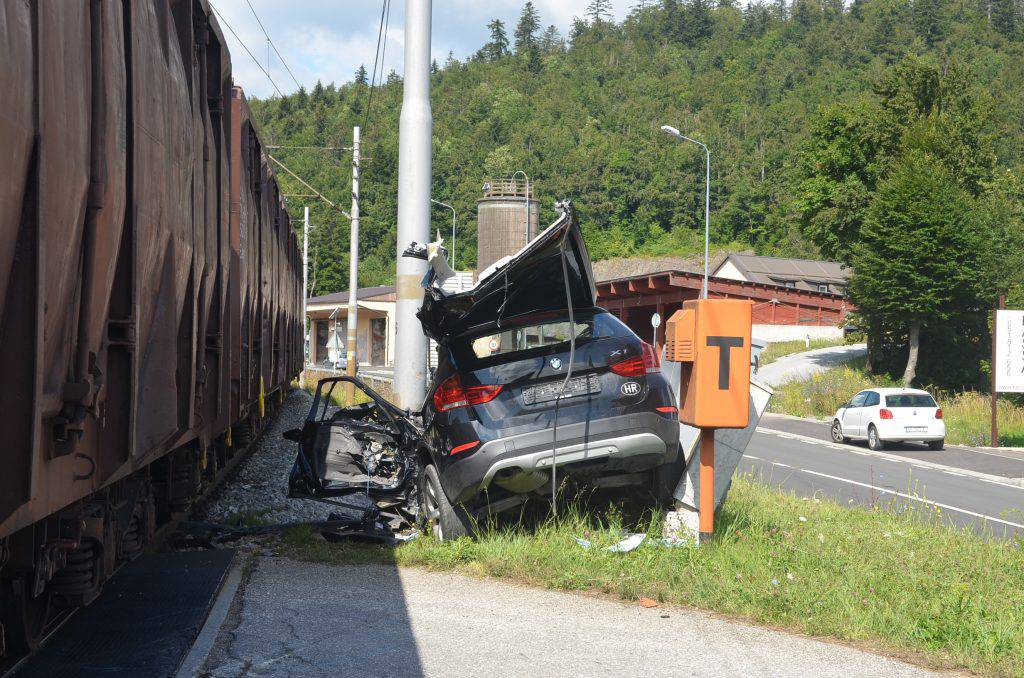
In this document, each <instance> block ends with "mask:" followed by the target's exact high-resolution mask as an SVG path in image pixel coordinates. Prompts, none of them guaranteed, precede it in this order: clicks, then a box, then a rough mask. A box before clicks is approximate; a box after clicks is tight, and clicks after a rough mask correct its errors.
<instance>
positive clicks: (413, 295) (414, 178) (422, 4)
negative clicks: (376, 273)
mask: <svg viewBox="0 0 1024 678" xmlns="http://www.w3.org/2000/svg"><path fill="white" fill-rule="evenodd" d="M430 19H431V0H405V79H404V82H403V90H402V116H401V118H400V120H399V126H398V238H397V247H396V251H395V260H396V272H395V286H396V288H397V295H396V296H397V299H398V301H397V303H396V304H395V307H396V308H395V396H396V398H397V400H398V406H399V407H401V408H404V409H410V410H416V409H419V407H420V406H421V405H422V404H423V397H424V396H425V395H426V390H427V342H426V340H425V339H424V337H423V330H422V327H421V326H420V322H419V320H418V319H417V318H416V311H417V309H418V308H419V306H420V304H421V303H422V300H423V288H422V287H420V281H421V280H422V278H423V276H424V274H425V273H426V269H427V262H425V261H423V260H422V259H414V258H411V257H403V256H402V252H403V251H404V250H405V248H406V247H408V246H409V243H411V242H413V241H416V242H421V243H426V242H429V241H430V179H431V166H430V165H431V158H430V141H431V134H432V132H433V129H432V128H433V120H432V116H431V111H430Z"/></svg>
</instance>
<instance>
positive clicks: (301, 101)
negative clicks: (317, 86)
mask: <svg viewBox="0 0 1024 678" xmlns="http://www.w3.org/2000/svg"><path fill="white" fill-rule="evenodd" d="M295 105H296V106H297V107H298V108H305V107H306V106H308V105H309V94H307V93H306V88H305V87H304V86H300V87H299V91H298V92H296V93H295Z"/></svg>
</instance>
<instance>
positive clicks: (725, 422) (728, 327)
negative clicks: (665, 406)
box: [666, 299, 753, 428]
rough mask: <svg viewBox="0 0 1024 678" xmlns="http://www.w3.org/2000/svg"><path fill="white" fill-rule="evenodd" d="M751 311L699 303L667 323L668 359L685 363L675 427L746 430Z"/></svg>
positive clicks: (747, 306) (725, 302)
mask: <svg viewBox="0 0 1024 678" xmlns="http://www.w3.org/2000/svg"><path fill="white" fill-rule="evenodd" d="M752 305H753V304H752V302H749V301H742V300H739V299H698V300H694V301H687V302H684V303H683V308H682V309H681V310H679V311H676V312H675V313H674V314H673V315H672V317H671V318H670V319H669V321H668V325H667V332H666V334H667V336H666V345H667V351H666V358H667V359H668V360H679V361H680V362H682V363H683V369H682V379H681V384H680V389H681V392H680V403H679V421H681V422H683V423H684V424H689V425H691V426H698V427H700V428H744V427H745V426H746V425H747V422H748V421H749V409H750V328H751V307H752ZM674 348H675V349H677V350H673V349H674ZM687 363H689V365H688V364H687Z"/></svg>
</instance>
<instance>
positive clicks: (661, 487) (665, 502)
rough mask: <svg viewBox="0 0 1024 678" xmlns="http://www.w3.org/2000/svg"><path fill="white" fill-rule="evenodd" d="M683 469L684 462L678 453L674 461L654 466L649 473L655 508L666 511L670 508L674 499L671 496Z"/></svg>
mask: <svg viewBox="0 0 1024 678" xmlns="http://www.w3.org/2000/svg"><path fill="white" fill-rule="evenodd" d="M685 467H686V461H685V460H684V459H683V455H682V453H681V452H680V453H679V455H678V459H676V460H675V461H671V462H669V463H667V464H661V465H660V466H655V467H654V470H653V471H651V475H652V479H651V495H652V496H653V497H654V501H655V504H656V505H657V508H662V509H667V508H670V507H671V506H672V504H673V502H674V501H675V497H673V496H672V495H673V493H674V492H675V491H676V486H677V485H678V484H679V479H680V478H682V477H683V469H684V468H685Z"/></svg>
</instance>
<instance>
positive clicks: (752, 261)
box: [714, 254, 851, 289]
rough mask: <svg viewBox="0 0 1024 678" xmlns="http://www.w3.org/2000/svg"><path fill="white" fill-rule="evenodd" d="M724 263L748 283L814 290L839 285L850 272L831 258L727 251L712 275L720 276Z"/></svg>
mask: <svg viewBox="0 0 1024 678" xmlns="http://www.w3.org/2000/svg"><path fill="white" fill-rule="evenodd" d="M727 262H731V263H732V264H733V266H735V267H736V269H737V270H738V271H739V272H740V273H741V274H742V275H743V277H744V278H745V279H746V280H749V281H750V282H759V283H762V284H765V285H785V284H786V283H793V284H795V285H796V287H798V288H800V289H817V286H818V285H829V286H830V287H831V286H835V287H839V288H843V287H846V284H847V282H848V281H849V279H850V273H851V271H850V269H848V268H846V267H844V266H843V265H842V264H839V263H836V262H834V261H819V260H816V259H786V258H783V257H760V256H757V255H754V254H730V255H729V256H728V257H727V258H726V259H725V260H723V261H722V262H721V263H720V264H719V265H718V266H716V267H715V269H714V270H715V275H720V274H719V271H718V269H720V268H721V267H722V266H723V265H724V264H725V263H727Z"/></svg>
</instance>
